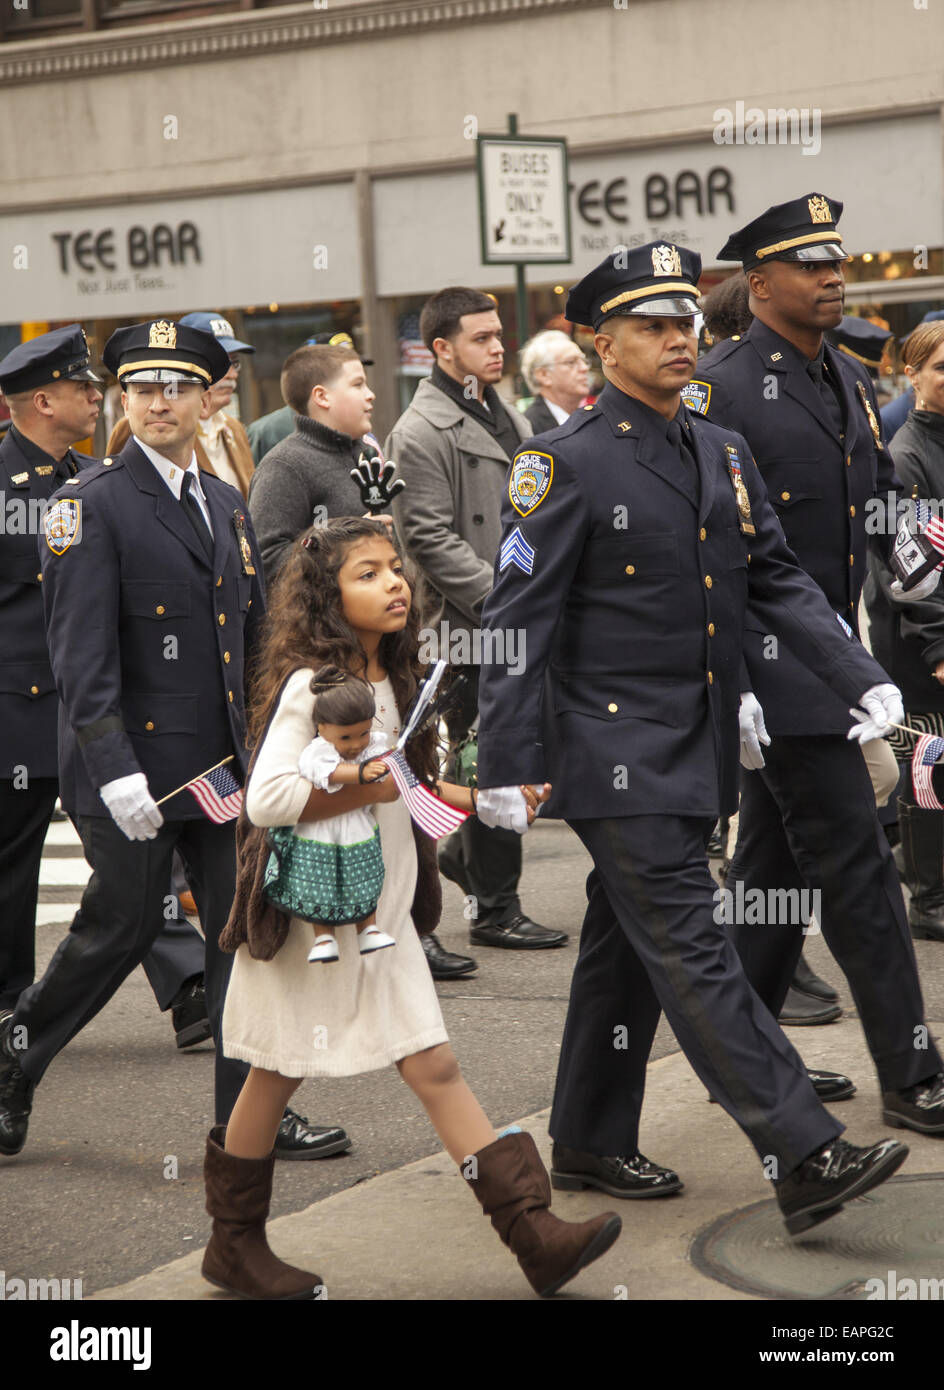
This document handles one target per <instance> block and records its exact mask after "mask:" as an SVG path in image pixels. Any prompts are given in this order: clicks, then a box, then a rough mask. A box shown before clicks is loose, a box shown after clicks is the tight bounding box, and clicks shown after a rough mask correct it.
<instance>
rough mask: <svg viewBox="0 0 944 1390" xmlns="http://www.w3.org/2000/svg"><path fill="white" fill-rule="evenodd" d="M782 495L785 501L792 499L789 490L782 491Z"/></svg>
mask: <svg viewBox="0 0 944 1390" xmlns="http://www.w3.org/2000/svg"><path fill="white" fill-rule="evenodd" d="M780 496H781V499H782V500H783V501H784V502H789V501H790V494H789V492H781V494H780Z"/></svg>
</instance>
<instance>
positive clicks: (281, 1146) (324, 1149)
mask: <svg viewBox="0 0 944 1390" xmlns="http://www.w3.org/2000/svg"><path fill="white" fill-rule="evenodd" d="M350 1147H351V1141H350V1139H349V1138H348V1137H347V1135H346V1134H345V1132H344V1130H343V1129H340V1128H339V1127H338V1126H337V1125H310V1124H309V1123H308V1120H307V1119H306V1118H305V1116H304V1115H296V1113H295V1111H294V1110H289V1109H288V1107H286V1110H285V1114H284V1115H283V1116H282V1123H281V1124H280V1125H279V1132H278V1134H277V1135H276V1138H275V1156H276V1158H330V1157H331V1156H332V1154H343V1153H347V1151H348V1149H349V1148H350Z"/></svg>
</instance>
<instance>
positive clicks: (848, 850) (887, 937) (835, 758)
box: [726, 734, 942, 1091]
mask: <svg viewBox="0 0 944 1390" xmlns="http://www.w3.org/2000/svg"><path fill="white" fill-rule="evenodd" d="M764 760H765V764H766V765H765V767H764V768H762V769H761V770H759V771H756V772H744V771H742V775H741V804H740V821H739V830H738V842H737V850H736V852H735V856H734V859H733V861H732V864H731V869H730V873H729V875H728V878H727V880H726V887H727V888H728V889H730V890H731V892H732V894H733V895H734V901H735V902H737V900H738V884H739V883H740V884H743V893H744V898H743V901H744V902H745V903H747V902H748V901H749V897H748V894H749V893H750V891H751V890H752V889H760V890H761V891H762V892H763V894H764V901H765V902H769V901H771V900H772V897H771V893H772V892H774V891H776V890H778V889H788V890H789V889H793V888H796V889H798V890H802V889H803V888H804V887H809V888H811V889H813V890H814V891H815V892H818V893H819V894H820V900H819V901H820V904H821V909H820V911H818V912H817V914H816V916H817V920H818V923H819V926H820V927H821V929H822V932H823V936H824V938H825V940H826V943H827V945H828V946H829V949H830V950H831V951H832V953H833V955H834V956H835V957H836V960H837V961H838V962H839V965H840V966H841V968H842V970H843V971H844V973H845V975H846V978H847V979H848V981H849V986H850V988H851V990H852V994H853V998H854V999H855V1004H856V1008H857V1009H858V1011H859V1017H860V1018H861V1021H862V1027H863V1030H864V1032H865V1036H866V1041H867V1042H868V1045H869V1050H870V1052H871V1054H872V1058H873V1060H874V1062H875V1066H876V1070H877V1071H878V1076H879V1081H880V1082H881V1085H882V1089H883V1090H889V1091H897V1090H900V1089H902V1088H903V1087H905V1086H912V1085H914V1084H915V1083H916V1082H918V1081H922V1080H924V1079H925V1078H926V1077H928V1076H931V1075H933V1074H934V1073H935V1072H937V1071H940V1070H941V1066H942V1062H941V1058H940V1054H939V1053H938V1051H937V1049H936V1047H935V1046H934V1044H933V1043H932V1042H931V1041H930V1039H928V1038H926V1036H925V1032H924V1031H923V1030H922V1025H923V1022H924V1004H923V1001H922V998H921V985H920V982H919V979H918V969H917V963H916V961H915V955H914V947H913V946H912V942H911V934H910V932H909V930H908V921H907V917H906V914H905V908H904V903H903V901H902V896H901V887H900V885H899V882H898V873H897V870H896V868H895V864H894V860H893V859H892V856H891V851H890V850H889V847H888V841H887V839H886V837H885V834H884V832H883V830H882V828H881V825H880V824H879V821H878V815H877V813H876V809H875V794H874V792H873V790H872V783H871V780H870V778H869V774H868V769H867V767H866V765H865V761H864V759H863V757H862V753H861V750H860V748H859V746H858V744H856V743H851V742H849V741H848V740H846V739H844V738H839V737H836V736H835V735H828V734H825V735H819V736H812V735H811V736H806V737H798V736H797V737H790V736H787V735H778V736H777V737H775V738H774V739H773V740H772V741H771V744H770V747H769V748H765V749H764ZM730 930H731V933H732V937H733V940H734V943H735V945H736V947H737V950H738V952H739V954H740V956H741V960H742V962H743V965H744V969H745V972H746V974H747V977H748V979H749V980H750V982H751V984H752V985H753V986H754V988H755V989H756V990H757V992H758V994H759V995H760V996H761V998H762V999H763V1000H764V1002H765V1003H766V1004H767V1007H768V1008H769V1009H770V1011H771V1013H772V1014H773V1015H774V1016H776V1015H777V1014H779V1012H780V1010H781V1008H782V1007H783V1002H784V999H785V998H786V994H787V990H788V988H789V986H790V981H791V980H792V978H793V972H794V969H795V967H796V963H797V960H798V959H799V956H800V952H801V950H802V948H803V926H802V924H801V923H796V922H792V923H789V922H788V923H780V924H777V923H768V924H766V925H759V924H750V923H748V922H744V921H741V922H735V923H734V924H733V925H732V926H731V928H730Z"/></svg>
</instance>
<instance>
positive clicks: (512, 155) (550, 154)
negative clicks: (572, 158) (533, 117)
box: [477, 135, 571, 265]
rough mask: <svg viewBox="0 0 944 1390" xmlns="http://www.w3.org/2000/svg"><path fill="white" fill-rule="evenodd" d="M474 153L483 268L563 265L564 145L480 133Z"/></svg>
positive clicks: (566, 255) (566, 225)
mask: <svg viewBox="0 0 944 1390" xmlns="http://www.w3.org/2000/svg"><path fill="white" fill-rule="evenodd" d="M477 153H478V176H479V221H480V227H481V235H482V261H483V264H485V265H507V264H509V263H514V262H518V263H519V264H525V263H527V262H541V261H569V260H570V259H571V249H570V205H569V202H568V196H567V142H566V141H565V140H558V139H532V138H530V137H528V136H517V135H481V136H479V139H478V141H477Z"/></svg>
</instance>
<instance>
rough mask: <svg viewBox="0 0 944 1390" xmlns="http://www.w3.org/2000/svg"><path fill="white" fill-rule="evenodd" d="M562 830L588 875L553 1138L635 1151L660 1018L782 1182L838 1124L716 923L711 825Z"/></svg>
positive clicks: (683, 820)
mask: <svg viewBox="0 0 944 1390" xmlns="http://www.w3.org/2000/svg"><path fill="white" fill-rule="evenodd" d="M568 823H569V824H570V825H571V826H572V828H573V829H574V831H575V832H576V833H577V835H578V836H579V837H580V839H581V840H582V841H583V844H584V845H585V846H586V848H587V850H588V851H589V853H590V854H591V855H592V856H593V860H594V864H595V866H596V867H595V868H594V871H593V872H592V873H591V874H590V877H589V880H588V883H587V895H588V903H587V913H586V917H585V918H584V923H583V929H582V931H581V937H580V953H579V956H578V960H577V967H576V970H575V971H574V978H573V983H572V986H571V994H570V1004H569V1007H568V1011H567V1023H566V1027H565V1030H564V1039H563V1043H562V1045H561V1056H560V1063H559V1067H558V1073H557V1085H556V1089H555V1093H554V1106H553V1109H552V1111H551V1120H550V1125H549V1128H550V1132H551V1134H552V1135H553V1137H554V1139H555V1140H557V1142H559V1143H561V1144H566V1145H568V1146H569V1147H573V1148H577V1149H581V1150H583V1151H585V1152H589V1153H596V1154H632V1153H635V1152H636V1149H637V1148H638V1135H639V1112H640V1108H641V1105H642V1098H643V1091H644V1088H645V1079H646V1062H647V1060H648V1057H649V1050H650V1047H651V1045H652V1039H653V1035H654V1033H655V1030H656V1024H657V1023H658V1021H659V1013H660V1010H664V1011H665V1015H666V1017H667V1019H668V1021H669V1023H670V1025H671V1027H672V1029H673V1031H674V1033H675V1036H676V1038H677V1039H678V1041H679V1045H680V1046H681V1048H682V1050H683V1051H684V1053H685V1055H686V1056H687V1058H688V1060H689V1061H690V1062H691V1064H692V1067H693V1068H694V1070H695V1072H696V1073H697V1075H698V1076H699V1078H700V1079H701V1081H702V1082H703V1083H704V1084H705V1086H707V1088H708V1090H709V1091H710V1092H711V1094H712V1095H714V1096H715V1097H716V1098H717V1099H718V1101H719V1102H720V1103H721V1105H722V1106H723V1107H724V1108H725V1110H727V1112H728V1113H729V1114H730V1115H731V1116H732V1118H733V1119H734V1120H735V1121H736V1122H737V1123H738V1124H739V1125H741V1127H742V1128H743V1129H744V1131H745V1133H746V1134H747V1136H748V1138H749V1139H750V1141H751V1143H752V1144H753V1145H754V1148H755V1149H756V1150H757V1152H758V1154H759V1155H760V1156H761V1158H762V1159H764V1160H769V1159H770V1158H774V1159H775V1160H776V1162H777V1168H776V1170H775V1171H776V1173H777V1175H778V1176H779V1177H785V1176H786V1175H787V1173H789V1172H791V1171H792V1170H793V1169H795V1168H796V1167H798V1166H799V1164H800V1163H801V1162H802V1161H803V1159H804V1158H806V1157H807V1156H808V1155H809V1154H810V1153H812V1152H813V1151H814V1150H815V1149H818V1148H819V1147H821V1146H822V1145H823V1144H826V1143H828V1142H829V1141H830V1140H831V1139H833V1138H835V1137H836V1135H838V1134H841V1133H842V1130H843V1126H842V1125H840V1124H839V1123H837V1121H836V1120H835V1119H834V1118H833V1117H832V1116H831V1115H830V1114H829V1113H828V1112H827V1111H825V1110H824V1109H823V1107H822V1105H821V1104H820V1103H819V1100H818V1099H817V1097H816V1094H815V1092H814V1091H813V1088H812V1086H811V1084H810V1081H809V1078H808V1076H807V1074H806V1069H805V1068H804V1066H803V1063H802V1061H801V1060H800V1058H799V1057H798V1055H797V1053H796V1052H795V1050H794V1049H793V1047H792V1046H791V1045H790V1043H789V1042H788V1041H787V1039H786V1037H785V1036H784V1034H783V1032H782V1031H781V1029H780V1028H779V1027H778V1025H777V1023H776V1022H775V1020H774V1018H773V1017H772V1015H771V1014H770V1012H769V1011H768V1010H767V1009H766V1008H765V1007H764V1005H763V1004H762V1003H761V1001H760V999H759V998H758V997H757V995H756V994H755V992H754V991H753V990H752V989H751V988H750V986H749V985H748V983H747V981H746V979H745V978H744V974H743V971H742V970H741V968H740V965H739V962H738V958H737V954H736V952H735V950H734V947H733V945H732V944H731V941H730V939H729V937H728V934H727V931H726V929H725V927H724V925H723V923H722V922H721V921H720V920H716V919H719V918H720V915H721V914H720V912H719V910H718V897H717V892H716V885H715V882H714V880H713V879H712V877H711V873H710V871H709V868H708V860H707V857H706V852H705V847H706V844H707V840H708V836H709V835H710V833H711V830H712V828H713V821H712V820H710V819H707V818H704V819H703V818H700V817H679V816H670V815H652V816H641V815H637V816H625V817H618V818H617V817H614V818H609V819H603V820H574V821H569V822H568ZM775 1059H776V1062H777V1063H779V1065H771V1062H773V1061H774V1060H775Z"/></svg>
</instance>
